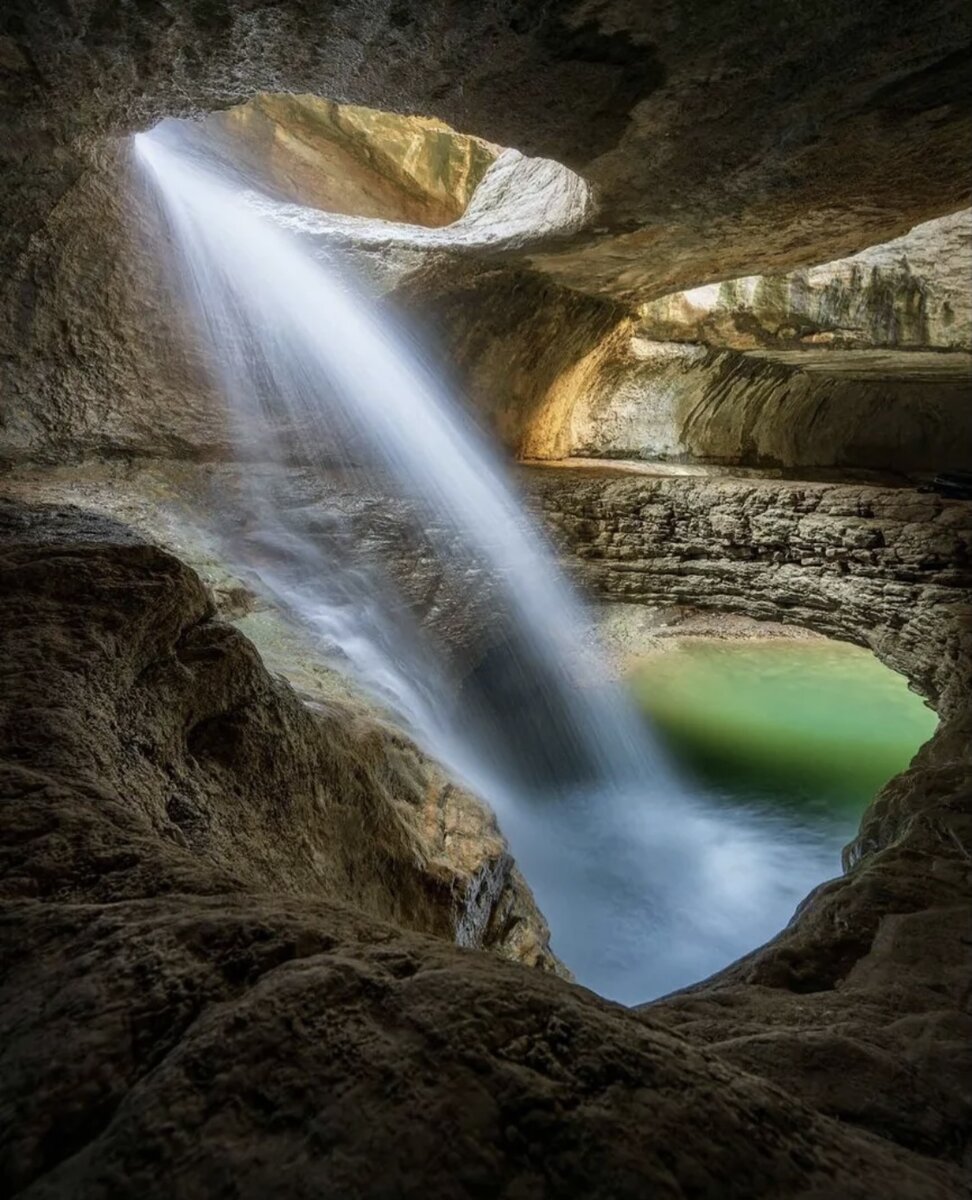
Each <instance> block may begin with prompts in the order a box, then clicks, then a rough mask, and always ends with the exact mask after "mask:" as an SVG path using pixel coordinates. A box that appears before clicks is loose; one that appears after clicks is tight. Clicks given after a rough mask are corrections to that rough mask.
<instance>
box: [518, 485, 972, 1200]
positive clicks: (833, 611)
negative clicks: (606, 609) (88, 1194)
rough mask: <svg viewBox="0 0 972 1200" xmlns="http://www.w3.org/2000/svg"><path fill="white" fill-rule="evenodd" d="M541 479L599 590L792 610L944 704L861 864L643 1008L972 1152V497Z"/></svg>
mask: <svg viewBox="0 0 972 1200" xmlns="http://www.w3.org/2000/svg"><path fill="white" fill-rule="evenodd" d="M527 479H528V482H529V487H530V491H531V493H532V495H533V496H534V498H535V501H536V503H537V505H538V508H539V509H540V511H541V512H542V513H543V515H544V517H545V519H546V520H547V522H548V523H549V524H550V526H551V528H552V530H553V532H554V535H555V538H556V540H557V542H558V545H559V546H560V547H561V549H562V551H563V552H564V554H565V555H566V558H567V561H568V563H569V564H570V566H571V568H572V570H573V572H574V573H575V574H576V576H577V578H578V579H579V581H581V582H582V583H583V584H584V585H585V586H586V587H587V588H588V589H589V590H590V591H591V592H593V593H594V594H595V595H600V596H605V597H608V598H611V599H619V600H624V601H627V602H633V603H642V604H649V605H663V606H668V605H676V606H685V607H688V608H702V609H711V610H714V611H716V612H733V613H738V614H741V615H744V616H749V617H755V618H756V619H763V620H765V619H771V620H776V621H783V622H787V623H793V624H796V625H799V626H802V627H805V628H808V629H813V630H816V631H818V632H820V633H824V634H826V635H828V636H830V637H836V638H841V639H844V640H847V641H852V642H855V643H857V644H859V645H864V646H868V647H869V648H870V649H872V650H873V651H874V652H875V653H876V654H877V655H878V656H879V657H880V658H882V659H883V660H884V661H885V662H886V663H888V664H889V665H890V666H892V667H893V668H895V669H896V670H898V671H901V672H902V673H903V674H905V675H906V676H907V677H908V679H909V680H910V682H911V685H912V687H914V688H915V689H916V690H917V691H919V692H920V693H921V694H923V695H924V696H926V697H927V698H928V699H929V700H930V701H931V702H932V703H933V704H934V705H935V707H936V709H937V710H938V713H939V715H940V717H941V724H940V725H939V728H938V730H937V732H936V734H935V736H934V737H933V739H932V740H931V741H930V742H928V743H927V744H926V745H925V746H924V747H922V748H921V750H920V751H919V752H918V754H917V755H916V757H915V759H914V760H913V762H912V764H911V766H910V768H909V769H908V770H907V771H905V772H904V773H903V774H902V775H900V776H898V777H897V778H896V779H894V780H892V781H890V782H889V784H888V785H887V786H886V787H885V788H884V789H883V791H882V792H881V794H880V795H879V796H878V798H877V800H876V801H875V803H874V804H873V805H872V806H871V808H870V809H869V810H868V811H867V813H866V814H865V816H864V819H863V822H862V826H861V830H860V834H859V836H858V838H857V839H856V840H855V842H854V843H853V844H852V845H851V846H850V847H849V848H848V851H847V854H846V863H847V866H848V867H849V868H850V870H849V873H848V874H847V875H845V876H843V877H842V878H840V879H837V880H834V881H832V882H830V883H827V884H824V885H822V886H821V887H820V888H818V889H817V891H816V892H815V893H813V894H812V895H811V896H810V897H809V898H808V899H807V900H806V901H805V902H804V904H803V905H802V906H801V908H800V909H799V910H798V912H797V914H796V915H795V917H794V919H793V921H792V922H791V923H790V925H789V926H788V927H787V929H786V930H784V931H783V933H782V934H780V935H779V937H777V938H776V939H774V940H773V941H772V942H770V943H769V944H768V945H767V946H766V947H764V948H762V949H761V950H757V951H756V952H754V953H753V954H752V955H750V956H748V957H747V958H745V959H743V960H742V961H741V962H740V963H738V964H736V965H735V966H733V967H731V968H729V969H728V970H727V971H725V972H723V973H722V975H720V976H717V977H715V979H713V980H710V981H707V982H705V983H702V984H699V985H697V986H696V987H694V988H690V989H688V991H687V992H685V993H682V994H680V995H678V996H674V997H671V998H669V999H666V1000H663V1001H661V1002H659V1003H658V1004H655V1005H651V1006H648V1007H647V1008H646V1009H645V1010H644V1012H645V1016H646V1019H648V1020H655V1019H659V1018H660V1019H662V1020H665V1021H666V1022H669V1023H670V1026H671V1028H673V1029H678V1030H679V1031H681V1032H682V1033H683V1034H685V1035H686V1036H688V1037H690V1038H700V1039H701V1040H702V1041H704V1042H706V1043H707V1044H710V1045H712V1046H713V1047H714V1048H716V1049H717V1050H718V1052H719V1053H720V1054H721V1055H724V1056H725V1057H727V1058H729V1059H730V1060H731V1061H733V1062H734V1063H736V1064H737V1065H740V1066H743V1067H744V1068H745V1069H747V1070H751V1071H754V1072H756V1073H757V1074H760V1075H763V1076H765V1077H768V1078H771V1079H773V1080H775V1081H776V1082H778V1083H780V1084H781V1085H782V1086H784V1087H786V1088H788V1089H789V1090H791V1091H792V1092H793V1093H794V1094H795V1095H798V1096H800V1097H801V1098H802V1099H803V1100H804V1101H805V1102H807V1103H808V1104H811V1105H813V1106H814V1107H819V1108H821V1109H822V1110H823V1111H826V1112H828V1113H830V1114H832V1115H834V1116H837V1117H839V1118H840V1119H842V1120H846V1121H849V1122H852V1123H853V1124H854V1125H856V1126H859V1127H862V1128H865V1129H868V1130H870V1131H871V1132H872V1133H875V1134H878V1135H879V1136H893V1137H894V1138H895V1139H896V1140H901V1141H902V1142H904V1143H905V1144H908V1145H911V1146H914V1147H918V1146H924V1147H925V1148H930V1147H932V1146H935V1147H937V1151H936V1152H942V1153H946V1154H948V1155H953V1154H954V1155H960V1154H962V1153H964V1151H960V1150H959V1147H960V1146H963V1147H964V1146H966V1145H967V1138H968V1131H969V1114H970V1112H972V1107H970V1103H972V1095H970V1093H969V1090H968V1078H969V1071H970V1068H972V1052H970V1047H972V1018H970V1016H969V1013H968V1007H967V1005H968V995H969V988H970V986H972V958H970V955H969V949H968V914H969V898H970V894H972V872H970V870H969V852H968V846H969V845H970V844H972V789H970V787H969V782H968V781H969V776H970V770H972V754H970V746H972V740H970V733H972V702H970V696H972V604H970V597H972V511H970V509H969V506H968V505H967V504H964V503H961V502H949V501H942V500H940V499H938V498H937V497H934V496H930V495H923V494H920V493H916V492H914V491H911V490H899V489H878V488H854V487H850V486H837V485H824V484H782V483H781V484H769V483H766V482H762V483H759V484H755V485H754V484H753V483H751V482H747V481H745V480H719V481H712V482H708V481H705V482H703V481H699V480H685V479H672V478H669V479H645V478H643V477H639V476H637V475H630V474H618V473H616V472H611V471H596V472H594V471H580V470H576V469H575V470H569V471H565V470H555V469H551V468H536V469H534V470H532V471H531V472H530V473H529V474H528V476H527ZM902 1072H904V1073H903V1074H902ZM905 1079H907V1083H904V1080H905ZM897 1081H901V1083H900V1084H899V1082H897ZM902 1085H903V1086H902ZM892 1131H893V1132H892ZM892 1194H894V1192H893V1190H892Z"/></svg>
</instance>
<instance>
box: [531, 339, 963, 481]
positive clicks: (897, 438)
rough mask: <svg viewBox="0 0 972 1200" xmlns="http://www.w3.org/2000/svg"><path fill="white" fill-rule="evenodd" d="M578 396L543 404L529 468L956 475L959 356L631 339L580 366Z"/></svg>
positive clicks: (564, 393)
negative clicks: (548, 461)
mask: <svg viewBox="0 0 972 1200" xmlns="http://www.w3.org/2000/svg"><path fill="white" fill-rule="evenodd" d="M588 362H589V363H590V364H591V365H592V369H591V370H590V371H589V372H588V374H587V378H586V381H585V382H586V385H587V386H586V387H584V388H583V389H582V390H579V391H571V390H569V389H568V388H566V387H564V386H563V385H562V384H561V386H560V387H559V388H552V389H550V391H549V392H548V394H547V403H546V407H545V410H544V414H543V417H542V419H535V420H534V422H533V424H532V427H531V432H530V435H529V437H528V438H527V439H526V440H525V446H526V448H527V451H528V454H529V456H530V457H533V458H568V457H579V458H619V459H624V458H627V459H649V460H655V461H662V462H666V461H667V462H688V463H715V464H719V465H723V466H749V467H763V468H783V469H785V470H788V471H790V472H792V473H799V472H800V471H804V472H806V471H810V472H812V471H814V470H820V469H836V470H845V471H854V470H864V471H877V472H882V471H883V472H886V473H888V474H902V475H907V474H910V473H921V472H935V471H945V470H961V469H965V468H967V467H968V465H969V454H970V450H969V447H970V446H972V355H969V354H968V353H964V352H952V353H947V354H943V353H932V352H920V351H889V350H856V351H855V350H851V351H842V350H834V349H824V350H820V349H818V350H809V349H802V350H782V351H780V350H754V351H745V352H739V351H735V350H715V349H709V348H707V347H705V346H699V345H694V344H684V343H679V342H655V341H649V340H646V339H644V338H642V337H634V338H631V339H630V341H627V342H625V341H623V340H622V339H621V338H618V337H616V338H615V339H614V341H613V344H612V345H611V346H610V347H608V346H604V347H602V349H601V351H600V353H594V354H592V355H590V356H589V358H588Z"/></svg>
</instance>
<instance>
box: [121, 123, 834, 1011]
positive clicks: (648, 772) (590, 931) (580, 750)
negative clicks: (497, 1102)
mask: <svg viewBox="0 0 972 1200" xmlns="http://www.w3.org/2000/svg"><path fill="white" fill-rule="evenodd" d="M170 124H171V123H166V125H170ZM136 149H137V154H138V157H139V159H140V161H141V163H142V164H143V165H144V167H145V168H146V171H147V174H148V176H149V178H150V179H151V180H152V182H153V184H154V188H155V190H156V193H157V195H158V198H159V200H160V204H161V207H162V209H163V211H164V213H165V218H166V223H167V226H168V229H169V233H170V237H171V246H172V255H173V264H172V265H173V266H174V268H175V270H176V273H177V275H178V278H179V280H180V284H181V287H182V289H183V290H184V296H185V299H186V302H187V307H188V309H189V311H191V313H192V314H193V319H194V322H195V325H196V328H197V332H198V337H199V341H200V343H201V346H202V348H203V351H204V352H205V353H206V357H207V359H208V361H209V362H210V363H211V364H212V369H213V371H214V373H215V376H216V379H217V381H218V383H219V385H220V388H221V390H222V393H223V395H224V397H225V401H226V404H227V408H228V412H229V416H230V419H231V424H232V428H233V431H234V437H235V439H236V442H237V449H238V453H239V457H240V459H242V460H244V461H246V460H248V459H249V460H256V459H259V462H260V463H261V468H260V469H259V470H253V471H244V472H243V476H244V479H243V483H242V484H241V485H240V486H239V488H238V489H237V490H236V491H235V492H234V494H233V495H232V496H229V495H227V496H225V497H223V498H222V500H221V501H220V502H219V503H218V504H217V505H215V506H214V508H213V511H212V512H210V513H209V514H208V520H209V521H210V522H211V525H212V527H213V529H214V530H215V531H216V533H217V534H218V536H219V538H220V539H221V541H222V544H223V547H224V549H225V552H226V554H227V556H228V557H229V558H230V559H231V561H233V562H234V563H236V564H237V565H238V566H239V567H240V568H241V569H245V570H246V571H247V572H248V574H249V577H250V578H253V579H255V581H256V584H257V586H258V587H259V588H260V589H261V590H262V591H263V592H264V594H266V595H267V596H268V597H269V598H270V599H272V600H273V601H274V602H275V603H276V604H277V605H278V606H279V607H281V608H282V609H283V610H285V611H286V612H287V613H289V614H290V615H291V616H292V618H294V619H295V620H298V621H299V622H300V623H301V624H302V625H303V626H304V628H306V629H307V630H309V631H311V632H312V633H313V634H314V635H315V636H316V637H317V638H318V639H319V640H320V643H321V644H322V645H323V646H325V647H327V648H328V650H329V651H330V652H332V653H333V654H335V655H337V656H339V657H340V659H341V661H342V663H343V665H344V667H345V668H346V669H347V670H348V671H350V672H351V673H352V674H353V676H354V677H355V678H356V679H357V680H358V681H359V683H360V684H361V685H362V686H363V687H364V688H365V689H367V690H369V691H370V692H371V693H372V694H373V695H374V696H375V697H376V698H377V699H379V700H380V701H381V702H382V703H383V704H384V705H385V706H386V707H388V708H389V709H390V710H392V711H393V712H394V713H395V714H396V715H397V717H398V719H399V720H400V721H401V722H402V723H403V724H405V725H406V726H407V727H408V728H409V729H410V731H411V732H412V734H413V736H414V737H415V738H416V740H417V741H419V742H420V744H422V745H423V746H424V747H425V748H426V749H427V750H428V752H429V753H431V754H432V755H433V756H435V757H436V758H437V759H439V760H440V761H442V762H443V763H445V764H446V765H447V766H448V767H449V768H450V769H451V770H452V771H453V772H454V773H455V774H456V775H457V776H458V777H459V778H461V779H463V780H464V781H465V782H466V783H467V784H468V785H469V786H470V787H472V788H473V789H474V790H475V791H476V792H477V793H478V794H480V795H482V796H483V797H485V798H486V799H487V800H488V801H489V802H490V803H491V805H492V806H493V808H494V810H495V812H496V813H497V816H498V818H499V821H500V824H501V826H502V828H503V831H504V833H505V834H506V836H507V838H508V839H509V841H510V844H511V846H512V849H513V853H514V856H515V857H516V859H517V861H518V863H519V865H520V867H521V869H522V870H523V873H524V874H525V876H526V878H527V879H528V881H529V882H530V884H531V886H532V887H533V889H534V892H535V894H536V896H537V899H538V901H539V904H540V907H541V908H542V910H543V911H544V912H545V914H546V916H547V918H548V920H549V921H550V925H551V929H552V933H553V947H554V950H555V951H556V952H557V953H558V954H559V955H560V956H561V958H562V959H563V960H564V961H565V962H566V964H567V965H568V966H569V967H570V968H571V970H572V971H573V972H574V973H575V974H576V976H577V978H578V980H579V981H580V982H581V983H584V984H586V985H588V986H589V987H591V988H593V989H594V990H596V991H598V992H600V993H602V994H604V995H606V996H609V997H611V998H614V999H618V1000H621V1001H622V1002H625V1003H635V1002H638V1001H644V1000H647V999H650V998H651V997H653V996H657V995H660V994H663V993H665V992H667V991H669V990H672V989H674V988H676V987H679V986H683V985H685V984H688V983H690V982H692V981H694V980H696V979H699V978H701V977H704V976H705V975H707V974H709V973H711V972H712V971H713V970H716V969H718V968H720V967H722V966H725V965H726V964H728V963H729V962H731V961H732V960H733V959H734V958H736V957H738V956H739V955H740V954H741V953H743V952H745V951H746V950H748V949H751V948H752V947H754V946H756V945H758V944H759V943H761V942H762V941H764V940H765V939H766V938H767V937H769V936H770V935H772V934H773V933H774V932H775V931H776V930H777V929H778V928H779V927H780V926H781V925H782V924H783V923H785V921H786V919H787V918H788V917H789V915H790V914H791V912H792V910H793V908H794V907H795V905H796V903H797V902H798V901H799V900H800V898H801V897H802V896H803V895H804V894H805V893H806V891H807V890H808V889H809V888H810V887H811V886H812V885H814V884H815V883H817V882H819V880H820V879H821V878H822V877H823V876H824V875H826V874H828V873H829V874H832V873H836V871H837V869H838V864H837V862H836V861H834V862H833V863H832V864H831V867H830V868H829V869H828V868H827V867H822V865H821V862H820V861H819V858H815V857H813V856H811V859H810V860H809V861H808V858H807V855H806V854H805V853H804V851H803V849H802V848H801V847H800V846H799V845H796V846H795V845H793V844H792V842H791V840H790V839H788V837H787V836H786V828H785V822H781V821H778V820H776V819H774V818H773V817H772V815H771V814H767V813H766V812H762V811H760V812H755V811H754V812H750V813H747V812H745V811H743V812H739V811H737V812H728V811H726V809H725V808H724V807H720V806H719V805H718V804H715V803H713V802H712V800H711V799H710V798H707V796H706V795H705V793H704V791H702V790H701V789H699V788H697V787H695V786H694V785H693V786H691V787H690V786H688V785H687V784H686V783H685V782H684V781H683V779H682V778H681V777H680V775H679V773H678V772H677V771H676V770H675V769H674V767H673V766H672V764H671V762H670V761H669V759H668V756H667V754H666V752H665V751H664V749H663V747H662V745H661V743H660V742H659V741H658V739H657V738H656V736H655V735H654V734H653V733H652V731H651V728H650V726H649V725H648V724H647V723H646V722H645V720H644V718H643V716H642V714H640V713H639V711H638V710H637V708H636V707H635V705H634V704H633V702H632V700H631V699H630V698H629V696H628V694H627V693H626V692H625V690H624V689H623V688H622V687H621V686H620V685H619V684H618V683H616V682H613V681H612V680H611V679H609V678H608V677H607V676H606V674H605V673H604V671H603V664H602V663H601V662H600V661H599V656H598V654H597V650H596V647H591V644H590V637H589V632H588V631H589V628H590V622H589V620H588V617H587V615H586V614H585V612H584V611H583V609H582V606H581V605H580V604H579V602H578V600H577V599H576V598H575V596H574V595H573V594H572V592H571V589H570V588H569V586H568V585H567V583H566V581H565V580H564V579H563V577H562V576H561V574H560V572H559V570H558V567H557V565H556V563H555V561H554V559H553V556H552V553H551V551H550V549H549V547H548V546H547V544H546V542H545V540H544V538H543V537H542V535H541V534H540V532H539V531H538V530H537V529H536V528H534V526H533V525H532V523H531V521H530V520H529V519H528V517H527V515H526V513H525V511H524V508H523V506H522V505H521V503H520V501H519V500H518V498H517V496H516V494H515V491H514V488H513V486H512V485H511V483H510V481H509V479H508V478H507V475H506V471H505V469H504V466H503V463H502V462H501V460H500V459H499V457H498V456H497V455H496V454H495V453H494V451H493V449H492V448H491V446H490V445H488V444H487V442H486V441H485V439H484V438H483V436H482V434H481V433H480V431H479V430H478V429H477V427H476V426H475V425H474V423H473V422H472V421H471V420H470V419H469V418H468V417H467V416H466V415H465V413H464V411H463V409H462V408H461V406H460V405H459V404H458V403H457V402H456V400H455V399H454V397H453V396H451V395H450V394H449V393H448V391H447V390H445V389H444V388H443V386H442V385H441V383H440V381H439V379H438V378H437V376H436V373H435V371H434V370H433V369H432V368H431V367H430V366H429V364H428V363H426V362H425V361H423V359H422V357H421V354H420V352H419V351H418V350H417V349H416V348H415V346H414V345H413V344H412V343H411V342H410V341H409V340H408V339H406V338H405V337H404V336H402V334H401V333H400V332H399V331H397V330H396V328H395V327H394V325H393V324H392V322H391V319H390V318H389V317H388V315H387V314H385V313H383V312H382V311H380V310H379V309H378V308H377V306H376V305H375V304H374V302H372V301H370V300H369V299H368V298H366V297H365V296H364V295H363V294H361V292H360V291H359V289H358V288H357V286H356V284H355V281H354V279H353V278H351V276H350V275H349V273H348V272H347V270H346V269H342V268H340V267H339V266H338V265H336V260H331V261H321V257H320V255H319V254H316V253H312V252H311V249H310V248H309V247H308V246H307V245H306V244H305V243H304V242H303V241H302V240H301V238H300V237H299V236H297V235H296V234H294V233H292V232H288V231H287V230H286V229H284V228H282V227H281V226H280V224H279V223H277V222H275V221H274V220H273V219H272V209H273V205H274V201H273V200H272V199H269V198H268V197H267V196H265V195H264V196H261V195H258V194H255V193H254V192H253V191H252V189H249V188H247V187H244V186H241V183H240V181H239V179H237V178H234V177H233V175H232V172H229V171H227V170H226V168H225V164H220V163H218V162H216V161H212V162H209V161H206V160H205V158H204V157H200V156H199V154H198V153H196V152H190V151H189V150H187V149H186V148H185V147H184V146H181V145H180V143H179V139H178V137H177V136H176V135H174V134H173V132H172V129H171V128H169V129H166V127H165V126H162V127H160V128H159V129H158V130H156V131H153V132H152V133H150V134H142V135H140V136H139V137H138V138H137V139H136ZM292 207H293V206H290V209H291V210H292ZM268 214H269V215H268ZM295 459H296V460H298V461H300V462H301V463H302V464H303V465H304V467H305V468H309V469H311V470H313V471H318V472H320V473H322V474H323V473H325V472H326V471H328V470H332V469H333V468H334V466H335V464H345V465H348V464H353V465H355V466H356V467H359V468H360V467H361V465H362V464H364V465H365V466H366V467H367V468H368V470H369V472H371V477H373V478H375V479H380V481H381V485H382V487H383V488H385V489H387V492H388V495H389V496H392V497H395V498H396V499H397V500H399V501H403V502H407V504H408V505H409V506H410V512H411V513H412V515H413V519H414V520H415V521H416V522H417V523H418V524H419V525H420V526H421V528H422V531H423V534H424V535H425V536H426V537H427V538H428V539H429V541H430V542H431V544H433V546H435V548H436V551H437V554H438V556H439V560H440V565H441V569H442V571H443V572H445V573H450V574H451V575H452V576H453V577H454V578H456V579H457V580H459V581H460V582H462V581H463V580H465V581H466V586H473V587H475V588H486V589H488V607H489V609H490V611H491V614H492V616H493V629H494V633H493V635H492V636H491V639H490V641H489V645H488V654H486V653H485V651H484V656H485V660H486V661H487V662H488V669H480V670H478V671H474V672H472V673H471V674H469V673H468V671H467V672H466V675H467V677H466V678H465V679H464V678H463V669H462V665H463V664H462V663H461V661H459V660H458V659H457V655H456V652H455V649H454V648H452V647H448V646H446V645H444V644H443V643H442V641H441V640H440V639H438V638H437V637H436V636H434V635H433V634H432V633H430V632H428V631H427V630H425V629H423V628H421V627H420V626H419V624H418V623H417V621H416V620H415V619H414V618H413V617H412V615H411V613H410V610H409V607H408V605H407V604H406V603H405V602H404V600H403V599H402V598H401V597H400V595H399V594H398V591H397V589H396V588H395V587H394V585H393V583H392V579H391V576H390V574H389V572H388V570H387V564H385V563H383V562H382V561H380V556H372V559H371V560H370V561H363V559H362V553H361V547H360V546H357V545H356V544H355V539H354V535H353V531H352V530H351V529H350V527H349V526H348V525H347V524H346V522H345V521H344V520H343V519H342V518H341V517H340V516H339V515H338V514H334V515H333V517H332V518H330V519H328V520H326V521H322V520H321V519H320V511H319V509H315V510H314V515H313V517H311V516H310V515H309V510H308V509H307V508H306V507H302V506H300V505H295V504H286V503H282V502H281V501H280V499H279V497H280V494H281V490H282V480H283V477H284V473H285V472H286V471H287V470H288V469H289V468H290V466H291V465H292V463H293V462H294V461H295ZM268 464H270V465H269V466H268ZM275 470H276V472H277V473H276V474H275ZM470 581H472V583H471V584H470ZM497 629H498V630H500V631H501V636H496V633H495V630H497ZM465 665H466V667H467V668H468V666H469V662H468V661H467V662H466V664H465Z"/></svg>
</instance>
